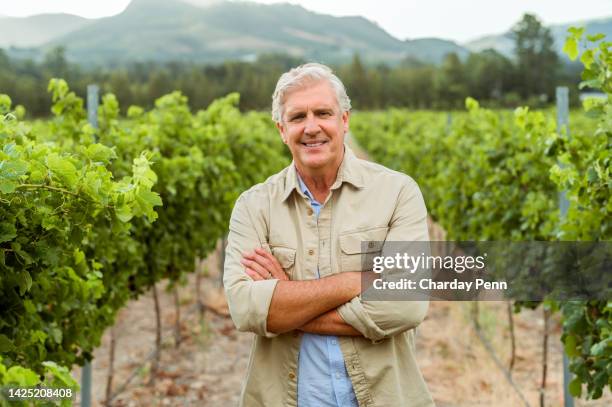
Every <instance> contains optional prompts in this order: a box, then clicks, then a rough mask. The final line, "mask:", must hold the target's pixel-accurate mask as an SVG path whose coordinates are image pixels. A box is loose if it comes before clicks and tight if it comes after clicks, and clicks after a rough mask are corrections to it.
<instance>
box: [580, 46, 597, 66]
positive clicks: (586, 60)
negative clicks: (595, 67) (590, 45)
mask: <svg viewBox="0 0 612 407" xmlns="http://www.w3.org/2000/svg"><path fill="white" fill-rule="evenodd" d="M594 61H595V57H594V53H593V50H592V49H588V50H586V51H584V52H583V53H582V56H581V57H580V62H582V64H583V65H584V67H585V68H586V69H591V64H592V63H593V62H594Z"/></svg>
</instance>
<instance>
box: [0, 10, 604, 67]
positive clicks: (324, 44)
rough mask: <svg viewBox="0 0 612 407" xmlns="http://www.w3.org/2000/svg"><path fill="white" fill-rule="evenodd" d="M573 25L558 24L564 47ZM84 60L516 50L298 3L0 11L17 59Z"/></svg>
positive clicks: (500, 41)
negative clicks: (97, 12) (420, 34)
mask: <svg viewBox="0 0 612 407" xmlns="http://www.w3.org/2000/svg"><path fill="white" fill-rule="evenodd" d="M566 29H567V27H566V26H551V30H552V32H553V34H554V35H555V39H556V44H557V45H558V46H559V48H560V47H561V46H562V37H563V36H564V34H565V31H566ZM592 29H595V30H599V31H598V32H604V33H609V34H608V35H609V38H610V37H612V18H608V19H607V20H597V21H590V22H587V30H588V31H591V30H592ZM60 45H61V46H64V47H65V48H66V55H67V57H68V59H70V60H72V61H77V62H79V63H80V64H83V65H108V64H121V63H124V62H129V61H153V60H155V61H170V60H183V61H194V62H220V61H224V60H228V59H234V60H236V59H237V60H246V61H250V60H254V59H256V58H257V55H260V54H269V53H286V54H290V55H292V56H295V57H301V58H303V59H308V60H318V61H322V62H326V63H337V62H346V61H348V60H350V59H351V58H352V57H353V55H354V54H359V55H360V56H361V57H362V59H363V60H365V61H366V62H369V63H378V62H385V63H388V64H395V63H398V62H400V61H401V60H404V59H406V58H410V59H418V60H421V61H424V62H431V63H439V62H440V61H441V60H442V59H443V58H444V56H445V55H446V54H447V53H449V52H455V53H457V54H458V55H459V56H460V57H461V58H465V57H466V56H467V55H468V54H469V53H470V52H473V51H479V50H481V49H484V48H494V49H496V50H498V51H500V52H502V53H504V54H506V55H509V54H511V53H512V46H513V43H512V39H511V37H510V36H509V34H507V33H506V34H500V35H495V36H487V37H483V38H480V39H478V40H475V41H471V42H469V43H467V44H464V45H460V44H457V43H455V42H453V41H450V40H444V39H439V38H421V39H412V40H400V39H397V38H395V37H393V36H391V35H390V34H389V33H387V32H386V31H385V30H384V29H382V28H381V27H380V26H378V25H377V24H376V23H374V22H372V21H370V20H367V19H366V18H364V17H357V16H355V17H333V16H330V15H325V14H319V13H315V12H312V11H309V10H306V9H304V8H303V7H301V6H297V5H291V4H271V5H264V4H258V3H252V2H233V1H225V0H132V2H131V3H130V4H129V5H128V7H127V8H126V9H125V10H124V11H123V12H122V13H120V14H117V15H115V16H111V17H105V18H98V19H85V18H82V17H77V16H73V15H69V14H46V15H36V16H32V17H25V18H15V17H0V47H4V48H6V49H7V50H8V53H9V55H11V56H16V57H30V58H34V59H37V58H41V57H42V56H43V55H44V54H45V53H46V52H48V51H49V50H50V49H52V48H54V47H57V46H60Z"/></svg>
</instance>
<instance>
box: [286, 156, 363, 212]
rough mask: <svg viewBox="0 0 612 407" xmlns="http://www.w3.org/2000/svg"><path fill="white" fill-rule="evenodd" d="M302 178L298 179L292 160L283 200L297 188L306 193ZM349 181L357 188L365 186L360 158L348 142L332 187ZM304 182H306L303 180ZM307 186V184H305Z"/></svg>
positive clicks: (335, 187) (338, 186) (287, 174)
mask: <svg viewBox="0 0 612 407" xmlns="http://www.w3.org/2000/svg"><path fill="white" fill-rule="evenodd" d="M299 181H300V180H298V173H297V170H296V168H295V162H292V163H291V165H290V166H289V168H288V170H287V173H286V175H285V190H284V192H283V196H282V198H283V201H285V200H286V199H287V198H288V197H289V195H291V192H293V190H297V191H299V192H302V193H303V194H306V191H307V190H308V189H307V188H306V191H305V190H304V188H301V185H300V182H299ZM344 182H348V183H349V184H351V185H353V186H354V187H356V188H363V175H362V174H361V172H360V168H359V163H358V158H357V157H355V154H354V153H353V151H352V150H351V149H350V147H349V146H347V145H346V144H345V145H344V157H343V159H342V163H341V164H340V168H339V169H338V176H337V177H336V181H335V182H334V183H333V185H332V187H331V189H337V188H340V186H341V185H342V184H343V183H344ZM302 184H304V183H303V182H302ZM303 186H304V187H306V184H304V185H303Z"/></svg>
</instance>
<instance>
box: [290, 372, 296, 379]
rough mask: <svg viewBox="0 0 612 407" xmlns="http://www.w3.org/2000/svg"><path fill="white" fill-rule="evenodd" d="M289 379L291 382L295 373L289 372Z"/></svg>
mask: <svg viewBox="0 0 612 407" xmlns="http://www.w3.org/2000/svg"><path fill="white" fill-rule="evenodd" d="M289 379H291V380H293V379H295V373H293V372H289Z"/></svg>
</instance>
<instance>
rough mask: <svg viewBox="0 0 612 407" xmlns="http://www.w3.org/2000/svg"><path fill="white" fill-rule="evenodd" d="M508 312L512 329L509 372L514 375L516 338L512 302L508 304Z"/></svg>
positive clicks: (509, 325) (509, 324)
mask: <svg viewBox="0 0 612 407" xmlns="http://www.w3.org/2000/svg"><path fill="white" fill-rule="evenodd" d="M506 310H507V312H508V327H509V329H510V362H509V363H508V372H509V373H510V374H512V369H514V363H515V361H516V337H515V333H514V313H513V311H512V303H511V302H510V301H508V302H506Z"/></svg>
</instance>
